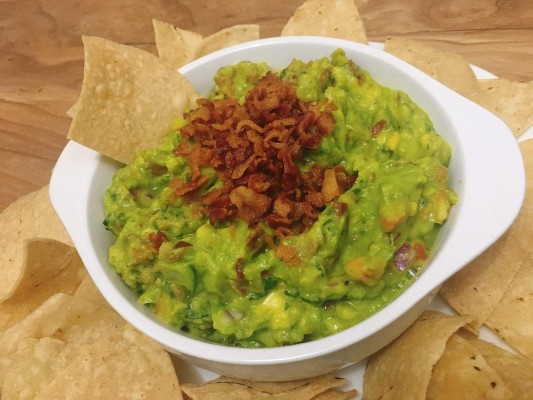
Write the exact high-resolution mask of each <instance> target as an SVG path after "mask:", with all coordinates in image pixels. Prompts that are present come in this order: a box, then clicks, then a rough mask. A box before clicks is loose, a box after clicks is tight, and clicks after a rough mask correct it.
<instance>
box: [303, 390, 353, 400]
mask: <svg viewBox="0 0 533 400" xmlns="http://www.w3.org/2000/svg"><path fill="white" fill-rule="evenodd" d="M356 397H357V390H355V389H352V390H348V391H347V392H343V391H341V390H335V389H330V390H326V391H325V392H323V393H320V394H317V395H316V396H315V397H313V399H312V400H349V399H355V398H356Z"/></svg>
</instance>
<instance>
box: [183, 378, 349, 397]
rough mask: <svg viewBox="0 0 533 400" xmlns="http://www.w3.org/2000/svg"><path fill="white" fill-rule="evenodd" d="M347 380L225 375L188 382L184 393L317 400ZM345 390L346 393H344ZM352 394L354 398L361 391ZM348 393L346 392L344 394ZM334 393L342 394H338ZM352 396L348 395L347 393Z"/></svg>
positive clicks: (191, 394) (195, 395) (190, 395)
mask: <svg viewBox="0 0 533 400" xmlns="http://www.w3.org/2000/svg"><path fill="white" fill-rule="evenodd" d="M345 383H346V380H345V379H342V378H336V377H334V376H333V375H323V376H319V377H316V378H309V379H300V380H296V381H290V382H255V381H248V380H243V379H234V378H228V377H221V378H218V379H215V380H212V381H210V382H207V383H205V384H203V385H193V384H184V385H183V386H182V390H183V392H184V393H185V394H186V395H187V396H189V397H190V398H191V399H193V400H195V399H201V400H209V399H213V400H215V399H216V400H222V399H228V400H229V399H279V400H281V399H286V400H290V399H300V400H305V399H314V398H316V396H318V395H321V394H323V393H324V392H326V391H328V390H330V389H333V388H338V387H340V386H343V385H344V384H345ZM341 393H343V392H341ZM344 393H348V394H349V396H350V397H332V398H352V397H354V396H355V395H356V394H357V392H355V393H354V391H349V392H344ZM343 395H346V394H343ZM334 396H338V394H335V395H334ZM346 396H348V395H346Z"/></svg>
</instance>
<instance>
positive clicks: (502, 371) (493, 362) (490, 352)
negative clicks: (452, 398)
mask: <svg viewBox="0 0 533 400" xmlns="http://www.w3.org/2000/svg"><path fill="white" fill-rule="evenodd" d="M470 343H471V344H472V346H474V347H475V348H476V349H478V351H480V352H481V354H482V355H483V357H484V358H485V360H486V361H487V363H488V364H489V365H490V366H491V367H492V368H494V370H495V371H496V372H498V374H499V375H500V376H501V377H502V379H503V381H504V382H505V384H506V385H507V387H508V388H509V389H510V390H511V392H512V393H513V398H514V399H523V400H533V360H530V359H529V358H526V357H523V356H520V355H517V354H513V353H510V352H508V351H506V350H504V349H502V348H501V347H498V346H496V345H494V344H492V343H489V342H486V341H484V340H480V339H473V340H470Z"/></svg>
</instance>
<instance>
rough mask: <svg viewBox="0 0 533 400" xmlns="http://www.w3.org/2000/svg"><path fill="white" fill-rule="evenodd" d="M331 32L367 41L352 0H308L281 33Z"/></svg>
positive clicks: (328, 34) (331, 33) (349, 38)
mask: <svg viewBox="0 0 533 400" xmlns="http://www.w3.org/2000/svg"><path fill="white" fill-rule="evenodd" d="M300 35H311V36H328V37H333V38H339V39H346V40H352V41H354V42H358V43H364V44H367V43H368V39H367V37H366V31H365V27H364V26H363V21H362V20H361V17H360V16H359V11H358V10H357V6H356V5H355V3H354V1H353V0H330V1H326V0H307V1H306V2H305V3H303V4H302V5H301V6H300V7H298V8H297V9H296V11H295V12H294V14H293V16H292V17H291V18H290V19H289V21H288V22H287V24H286V25H285V27H284V28H283V30H282V31H281V36H300Z"/></svg>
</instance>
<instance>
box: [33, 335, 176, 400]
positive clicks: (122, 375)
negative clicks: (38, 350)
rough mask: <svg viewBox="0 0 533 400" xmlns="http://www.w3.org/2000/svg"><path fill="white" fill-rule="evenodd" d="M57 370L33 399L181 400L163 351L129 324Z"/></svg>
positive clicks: (167, 359) (86, 349)
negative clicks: (133, 399)
mask: <svg viewBox="0 0 533 400" xmlns="http://www.w3.org/2000/svg"><path fill="white" fill-rule="evenodd" d="M113 333H114V335H110V337H103V338H101V339H99V340H98V341H96V342H95V343H94V344H92V345H91V346H84V347H83V348H81V350H80V351H79V354H78V356H77V357H76V359H75V360H73V361H72V362H71V363H70V364H69V365H68V366H66V367H65V368H64V369H63V370H62V371H59V372H58V373H57V375H56V377H55V378H54V380H53V381H51V382H50V383H49V384H48V386H47V387H45V388H42V390H41V391H40V392H39V393H38V395H37V396H36V397H35V399H43V400H45V399H46V400H50V399H64V398H73V399H74V398H75V399H80V400H83V399H87V400H89V399H90V400H92V399H125V400H126V399H132V398H144V399H176V400H180V399H182V398H183V397H182V395H181V390H180V386H179V383H178V379H177V376H176V374H175V372H174V367H173V366H172V362H171V361H170V357H169V355H168V354H167V353H166V351H165V350H164V349H163V348H162V347H161V346H159V345H157V344H156V343H155V342H152V341H151V340H150V339H148V338H146V337H145V336H143V335H142V334H141V333H139V332H138V331H136V330H135V329H134V328H133V327H131V326H126V327H125V328H124V329H123V330H122V331H117V332H113Z"/></svg>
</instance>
